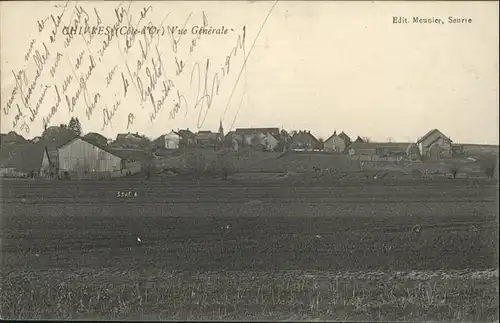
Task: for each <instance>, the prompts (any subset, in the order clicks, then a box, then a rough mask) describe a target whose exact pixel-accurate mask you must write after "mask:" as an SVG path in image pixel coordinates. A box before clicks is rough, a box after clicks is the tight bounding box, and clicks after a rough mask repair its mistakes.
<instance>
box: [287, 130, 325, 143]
mask: <svg viewBox="0 0 500 323" xmlns="http://www.w3.org/2000/svg"><path fill="white" fill-rule="evenodd" d="M299 138H300V139H309V140H311V141H312V142H313V143H315V144H319V143H320V142H319V140H318V139H316V137H314V135H313V134H312V133H311V132H310V131H299V132H297V133H295V134H294V135H293V137H292V141H296V140H297V139H299ZM300 139H299V140H300Z"/></svg>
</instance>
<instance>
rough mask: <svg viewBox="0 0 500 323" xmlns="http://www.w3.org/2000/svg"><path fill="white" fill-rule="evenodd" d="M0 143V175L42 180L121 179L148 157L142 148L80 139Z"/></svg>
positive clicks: (138, 169)
mask: <svg viewBox="0 0 500 323" xmlns="http://www.w3.org/2000/svg"><path fill="white" fill-rule="evenodd" d="M7 147H8V145H5V144H2V154H3V155H4V156H2V157H3V158H2V160H1V161H0V173H1V174H0V175H3V176H6V175H9V176H27V177H30V176H31V175H37V176H41V177H45V178H53V179H55V178H66V177H69V178H103V177H107V178H109V177H121V176H125V175H128V174H132V173H137V172H139V171H141V169H142V168H143V167H144V165H147V163H148V162H149V161H150V159H151V156H150V154H148V152H147V151H145V150H142V149H112V148H109V147H107V146H104V145H99V144H96V143H94V142H90V141H88V140H87V139H85V138H83V137H80V136H76V135H74V136H72V137H71V138H69V137H66V138H59V139H57V140H48V139H46V138H45V139H41V140H38V141H37V142H35V143H33V142H27V143H23V144H19V145H16V146H15V147H14V148H13V149H11V150H10V151H8V155H7V156H5V155H6V152H7Z"/></svg>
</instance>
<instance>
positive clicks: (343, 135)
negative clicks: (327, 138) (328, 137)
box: [339, 131, 351, 141]
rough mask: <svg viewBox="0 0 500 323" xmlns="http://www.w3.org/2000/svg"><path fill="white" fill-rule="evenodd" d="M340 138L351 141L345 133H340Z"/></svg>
mask: <svg viewBox="0 0 500 323" xmlns="http://www.w3.org/2000/svg"><path fill="white" fill-rule="evenodd" d="M339 137H340V138H342V139H344V140H345V141H351V138H350V137H349V136H348V135H347V134H346V133H345V132H343V131H342V132H341V133H339Z"/></svg>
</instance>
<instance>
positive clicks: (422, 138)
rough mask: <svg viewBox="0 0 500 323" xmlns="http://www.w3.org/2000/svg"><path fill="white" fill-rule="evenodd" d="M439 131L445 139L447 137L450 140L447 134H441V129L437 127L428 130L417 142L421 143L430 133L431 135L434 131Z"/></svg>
mask: <svg viewBox="0 0 500 323" xmlns="http://www.w3.org/2000/svg"><path fill="white" fill-rule="evenodd" d="M436 131H437V132H439V133H440V134H441V136H442V137H444V138H445V139H448V140H449V141H451V139H450V138H449V137H447V136H445V134H443V133H442V132H441V131H439V130H438V129H432V130H429V131H428V132H427V133H426V134H425V135H424V136H423V137H421V138H420V139H419V140H418V141H417V144H419V143H421V142H422V141H424V140H425V139H427V138H428V137H429V136H430V135H432V134H433V133H435V132H436Z"/></svg>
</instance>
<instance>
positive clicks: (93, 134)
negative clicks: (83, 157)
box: [83, 132, 108, 141]
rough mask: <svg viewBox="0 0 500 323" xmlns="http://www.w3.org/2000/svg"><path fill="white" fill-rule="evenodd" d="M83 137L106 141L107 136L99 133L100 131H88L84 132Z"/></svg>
mask: <svg viewBox="0 0 500 323" xmlns="http://www.w3.org/2000/svg"><path fill="white" fill-rule="evenodd" d="M83 138H87V139H88V138H92V139H94V138H95V139H98V140H105V141H108V138H106V137H104V136H103V135H101V134H100V133H97V132H89V133H87V134H85V135H84V136H83Z"/></svg>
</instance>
